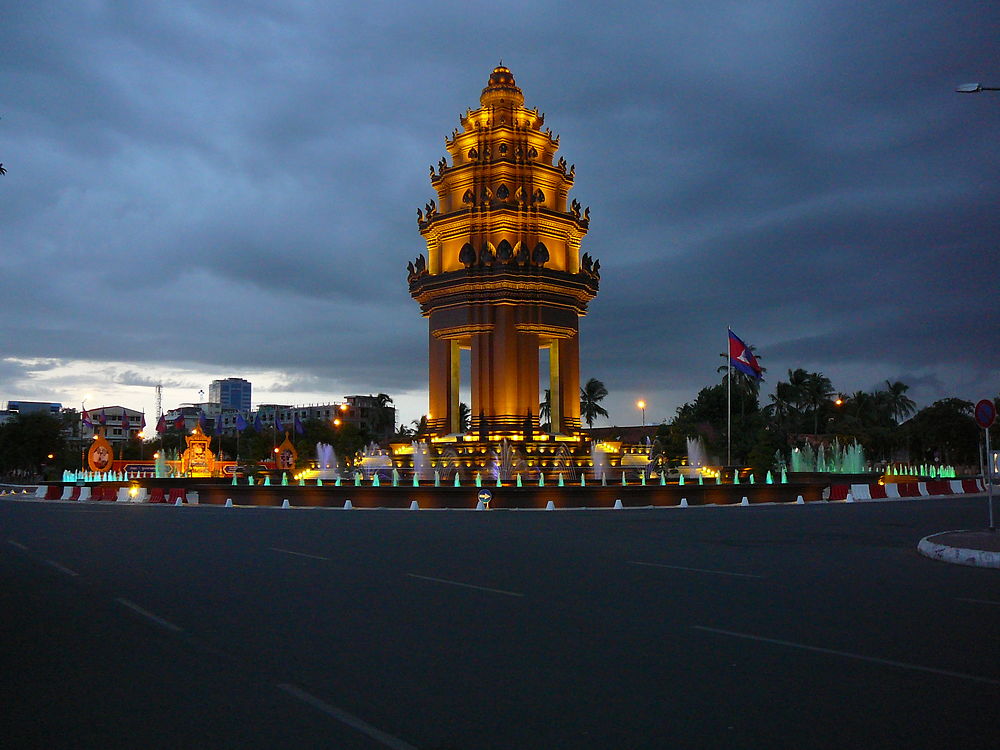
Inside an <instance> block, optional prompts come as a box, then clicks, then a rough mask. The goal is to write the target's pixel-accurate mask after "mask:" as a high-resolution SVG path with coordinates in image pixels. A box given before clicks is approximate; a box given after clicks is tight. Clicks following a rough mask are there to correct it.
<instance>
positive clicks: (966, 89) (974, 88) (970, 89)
mask: <svg viewBox="0 0 1000 750" xmlns="http://www.w3.org/2000/svg"><path fill="white" fill-rule="evenodd" d="M955 91H956V92H957V93H959V94H978V93H980V92H983V91H1000V87H997V86H984V85H983V84H981V83H963V84H962V85H961V86H959V87H958V88H956V89H955Z"/></svg>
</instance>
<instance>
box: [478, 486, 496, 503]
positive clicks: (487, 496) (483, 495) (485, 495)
mask: <svg viewBox="0 0 1000 750" xmlns="http://www.w3.org/2000/svg"><path fill="white" fill-rule="evenodd" d="M492 499H493V493H492V492H490V491H489V490H487V489H482V490H479V500H480V501H481V502H482V503H483V505H489V504H490V500H492Z"/></svg>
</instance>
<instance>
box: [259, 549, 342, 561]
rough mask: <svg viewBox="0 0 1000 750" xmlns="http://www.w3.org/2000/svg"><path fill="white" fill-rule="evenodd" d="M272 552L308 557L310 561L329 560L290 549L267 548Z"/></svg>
mask: <svg viewBox="0 0 1000 750" xmlns="http://www.w3.org/2000/svg"><path fill="white" fill-rule="evenodd" d="M268 549H269V550H271V551H272V552H283V553H285V554H286V555H297V556H298V557H308V558H310V559H312V560H329V559H330V558H329V557H320V556H319V555H307V554H306V553H305V552H295V551H293V550H290V549H281V548H280V547H268Z"/></svg>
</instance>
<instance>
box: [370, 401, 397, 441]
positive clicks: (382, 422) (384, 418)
mask: <svg viewBox="0 0 1000 750" xmlns="http://www.w3.org/2000/svg"><path fill="white" fill-rule="evenodd" d="M375 398H376V400H377V404H376V406H375V419H374V420H373V422H374V424H373V425H372V426H373V427H374V428H375V431H376V432H378V433H379V435H380V436H382V435H385V434H386V433H387V432H392V430H393V429H394V428H395V424H393V422H394V421H395V420H394V419H393V418H392V411H391V408H390V406H389V404H391V403H392V398H391V397H390V396H389V395H388V394H386V393H380V394H378V395H377V396H376V397H375Z"/></svg>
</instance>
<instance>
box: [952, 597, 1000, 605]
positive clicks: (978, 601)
mask: <svg viewBox="0 0 1000 750" xmlns="http://www.w3.org/2000/svg"><path fill="white" fill-rule="evenodd" d="M955 601H956V602H971V603H972V604H996V605H997V606H1000V602H995V601H993V600H991V599H962V598H961V597H956V598H955Z"/></svg>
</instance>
